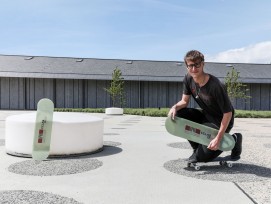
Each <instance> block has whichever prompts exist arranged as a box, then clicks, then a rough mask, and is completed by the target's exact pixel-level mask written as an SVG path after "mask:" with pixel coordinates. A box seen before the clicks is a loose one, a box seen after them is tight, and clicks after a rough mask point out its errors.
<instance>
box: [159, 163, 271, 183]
mask: <svg viewBox="0 0 271 204" xmlns="http://www.w3.org/2000/svg"><path fill="white" fill-rule="evenodd" d="M199 166H200V170H199V171H196V170H195V169H194V168H193V167H187V161H185V160H184V159H178V160H171V161H168V162H166V163H165V164H164V168H165V169H167V170H168V171H170V172H172V173H176V174H179V175H183V176H188V177H192V178H198V179H204V180H215V181H230V182H250V181H262V180H265V179H267V178H269V177H270V175H271V169H270V168H266V167H262V166H258V165H255V164H251V163H247V162H244V161H242V160H239V161H237V162H236V163H233V167H232V168H229V167H227V166H220V165H219V163H218V162H210V163H200V164H199Z"/></svg>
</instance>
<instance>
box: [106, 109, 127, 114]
mask: <svg viewBox="0 0 271 204" xmlns="http://www.w3.org/2000/svg"><path fill="white" fill-rule="evenodd" d="M105 114H106V115H123V109H122V108H106V109H105Z"/></svg>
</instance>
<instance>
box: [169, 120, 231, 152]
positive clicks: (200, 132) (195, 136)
mask: <svg viewBox="0 0 271 204" xmlns="http://www.w3.org/2000/svg"><path fill="white" fill-rule="evenodd" d="M165 126H166V129H167V131H168V132H169V133H170V134H172V135H175V136H177V137H182V138H185V139H187V140H190V141H193V142H196V143H199V144H202V145H205V146H208V145H209V144H210V142H211V140H213V139H214V138H215V137H216V135H217V133H218V130H216V129H214V128H211V127H208V126H205V125H201V124H198V123H195V122H192V121H190V120H186V119H184V118H179V117H175V119H174V120H172V119H171V118H170V117H168V118H167V119H166V122H165ZM234 145H235V140H234V138H233V136H232V135H230V134H229V133H225V134H224V136H223V138H222V140H221V142H220V146H219V148H218V149H219V150H221V151H230V150H232V149H233V147H234Z"/></svg>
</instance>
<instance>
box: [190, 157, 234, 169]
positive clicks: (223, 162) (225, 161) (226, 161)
mask: <svg viewBox="0 0 271 204" xmlns="http://www.w3.org/2000/svg"><path fill="white" fill-rule="evenodd" d="M238 160H239V159H235V160H234V159H231V157H230V156H226V157H217V158H215V159H214V160H212V161H210V162H218V163H219V165H220V166H227V167H229V168H231V167H232V166H233V163H234V162H236V161H238ZM210 162H188V163H187V167H194V169H195V170H196V171H198V170H200V166H199V165H198V163H210Z"/></svg>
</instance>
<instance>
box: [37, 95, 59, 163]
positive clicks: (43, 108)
mask: <svg viewBox="0 0 271 204" xmlns="http://www.w3.org/2000/svg"><path fill="white" fill-rule="evenodd" d="M53 112H54V103H53V102H52V101H51V100H50V99H47V98H44V99H41V100H40V101H39V102H38V107H37V113H36V125H35V132H34V141H33V149H32V158H33V159H34V160H38V161H41V160H45V159H47V157H48V156H49V151H50V143H51V132H52V122H53Z"/></svg>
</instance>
